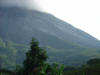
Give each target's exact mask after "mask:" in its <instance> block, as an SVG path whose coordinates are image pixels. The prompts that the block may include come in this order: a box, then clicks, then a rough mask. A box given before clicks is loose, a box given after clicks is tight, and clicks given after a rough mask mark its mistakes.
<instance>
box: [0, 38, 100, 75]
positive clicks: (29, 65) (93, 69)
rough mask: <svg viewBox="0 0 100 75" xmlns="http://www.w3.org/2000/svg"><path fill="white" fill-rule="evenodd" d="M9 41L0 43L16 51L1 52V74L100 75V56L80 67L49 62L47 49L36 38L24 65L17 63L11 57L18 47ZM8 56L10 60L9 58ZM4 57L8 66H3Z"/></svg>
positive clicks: (27, 53)
mask: <svg viewBox="0 0 100 75" xmlns="http://www.w3.org/2000/svg"><path fill="white" fill-rule="evenodd" d="M1 42H2V41H1ZM7 43H9V44H10V45H6V44H5V43H3V42H2V43H0V44H1V46H2V47H4V49H5V50H6V48H8V50H9V51H10V50H14V52H13V53H11V52H10V53H11V54H9V55H7V53H6V54H5V55H2V54H3V52H2V53H1V54H0V55H1V56H0V63H1V64H0V68H1V69H0V75H100V59H99V58H95V59H91V60H89V61H87V63H86V64H84V65H81V66H79V67H78V66H77V67H75V66H64V65H61V64H57V63H53V64H49V63H47V59H48V56H47V53H46V50H45V49H44V48H41V47H39V42H38V41H37V40H35V39H34V38H33V39H32V42H31V44H30V48H29V50H28V51H27V52H26V56H25V59H24V62H23V64H22V66H21V65H18V64H15V63H14V62H15V61H16V60H12V59H11V58H12V57H16V56H14V55H15V54H17V52H16V49H15V48H13V47H11V46H12V43H11V42H7ZM13 46H17V45H13ZM12 54H14V55H12ZM4 58H5V59H4ZM8 58H9V59H10V60H8ZM16 58H17V57H16ZM16 58H15V59H16ZM2 59H3V60H5V64H7V65H8V66H7V67H3V64H2ZM10 61H12V63H10V64H9V62H10ZM11 64H12V66H13V65H16V67H15V69H11ZM9 65H10V66H9ZM8 68H10V69H8Z"/></svg>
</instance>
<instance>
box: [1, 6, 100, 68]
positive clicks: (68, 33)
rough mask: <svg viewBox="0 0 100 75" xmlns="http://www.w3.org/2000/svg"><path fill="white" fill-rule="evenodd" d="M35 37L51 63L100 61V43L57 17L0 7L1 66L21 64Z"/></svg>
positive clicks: (75, 63) (79, 63)
mask: <svg viewBox="0 0 100 75" xmlns="http://www.w3.org/2000/svg"><path fill="white" fill-rule="evenodd" d="M32 37H35V38H36V39H37V40H39V42H40V46H41V47H44V48H46V50H47V54H48V56H49V58H48V62H49V63H53V62H59V63H63V64H65V65H66V64H67V65H75V66H76V65H81V64H83V63H86V61H87V60H88V59H91V58H95V57H100V41H99V40H97V39H95V38H94V37H92V36H91V35H89V34H87V33H85V32H83V31H81V30H79V29H77V28H75V27H73V26H72V25H71V24H68V23H66V22H64V21H62V20H59V19H57V18H56V17H54V16H52V15H50V14H48V13H44V12H39V11H35V10H27V9H23V8H17V7H7V8H4V7H0V61H1V63H0V66H1V67H3V68H5V67H7V68H14V67H15V64H21V63H22V61H23V60H24V58H25V57H24V55H25V53H26V52H27V51H28V48H29V42H30V39H31V38H32Z"/></svg>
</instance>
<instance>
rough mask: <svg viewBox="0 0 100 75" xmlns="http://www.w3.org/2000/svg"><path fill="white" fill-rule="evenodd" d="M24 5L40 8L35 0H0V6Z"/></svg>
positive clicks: (30, 7)
mask: <svg viewBox="0 0 100 75" xmlns="http://www.w3.org/2000/svg"><path fill="white" fill-rule="evenodd" d="M1 6H2V7H13V6H14V7H25V8H29V9H35V10H40V9H41V8H40V7H39V5H38V4H37V3H36V1H35V0H0V7H1Z"/></svg>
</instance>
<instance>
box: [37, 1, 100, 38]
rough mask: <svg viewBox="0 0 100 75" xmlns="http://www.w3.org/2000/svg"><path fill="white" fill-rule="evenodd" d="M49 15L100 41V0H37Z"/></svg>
mask: <svg viewBox="0 0 100 75" xmlns="http://www.w3.org/2000/svg"><path fill="white" fill-rule="evenodd" d="M37 2H38V3H39V5H41V7H43V8H44V10H46V11H47V12H49V13H52V14H53V15H55V16H57V17H59V18H61V19H63V20H65V21H66V22H68V23H70V24H72V25H74V26H75V27H77V28H80V29H82V30H84V31H86V32H88V33H89V34H91V35H93V36H95V37H96V38H98V39H99V40H100V0H37Z"/></svg>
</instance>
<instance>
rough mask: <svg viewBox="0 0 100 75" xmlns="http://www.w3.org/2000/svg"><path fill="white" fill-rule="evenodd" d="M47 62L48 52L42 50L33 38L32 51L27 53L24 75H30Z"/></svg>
mask: <svg viewBox="0 0 100 75" xmlns="http://www.w3.org/2000/svg"><path fill="white" fill-rule="evenodd" d="M46 60H47V55H46V51H45V50H44V49H42V48H40V47H39V43H38V42H37V41H36V40H35V39H34V38H32V42H31V46H30V50H29V51H28V52H27V53H26V59H25V61H24V70H25V71H24V72H25V74H24V75H29V74H30V73H31V72H32V71H34V70H35V69H36V68H37V67H41V66H42V65H44V63H45V61H46ZM33 73H34V72H33Z"/></svg>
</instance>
